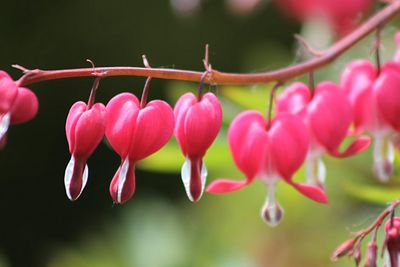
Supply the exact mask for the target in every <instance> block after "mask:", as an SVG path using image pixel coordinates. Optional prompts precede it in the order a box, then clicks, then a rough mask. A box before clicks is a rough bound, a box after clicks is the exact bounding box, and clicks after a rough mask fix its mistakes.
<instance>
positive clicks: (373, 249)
mask: <svg viewBox="0 0 400 267" xmlns="http://www.w3.org/2000/svg"><path fill="white" fill-rule="evenodd" d="M377 253H378V246H377V245H376V242H375V241H371V242H370V243H369V244H368V246H367V253H366V255H365V262H364V267H376V256H377Z"/></svg>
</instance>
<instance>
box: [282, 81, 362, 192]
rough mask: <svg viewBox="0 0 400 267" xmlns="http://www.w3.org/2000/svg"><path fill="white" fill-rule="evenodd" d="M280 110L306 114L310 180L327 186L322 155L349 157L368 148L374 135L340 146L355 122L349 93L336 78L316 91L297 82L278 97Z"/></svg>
mask: <svg viewBox="0 0 400 267" xmlns="http://www.w3.org/2000/svg"><path fill="white" fill-rule="evenodd" d="M277 110H278V112H279V113H285V112H289V113H292V114H295V115H297V116H299V117H301V118H302V120H303V122H304V123H305V125H306V126H307V129H308V133H309V136H310V146H309V148H308V153H307V159H306V172H307V180H308V183H309V184H313V185H319V186H321V187H322V186H323V184H324V181H325V176H326V169H325V165H324V163H323V161H322V155H323V154H325V153H328V154H330V155H331V156H334V157H339V158H343V157H348V156H351V155H354V154H357V153H359V152H361V151H363V150H365V149H366V148H367V147H368V145H369V143H370V139H369V138H368V137H365V136H362V137H359V138H358V139H356V140H355V141H354V142H353V143H351V144H350V145H349V146H348V147H347V149H345V150H344V151H343V152H341V151H339V146H340V144H341V143H342V142H343V140H344V139H345V138H346V136H347V133H348V130H349V127H350V125H351V122H352V110H351V105H350V103H349V101H348V99H347V97H346V95H345V94H344V93H343V92H342V91H341V90H340V88H339V87H338V86H337V85H335V84H334V83H332V82H322V83H320V84H319V85H318V86H317V87H316V89H315V92H314V94H312V92H311V90H310V89H309V88H308V86H307V85H305V84H303V83H299V82H296V83H294V84H292V85H291V86H289V87H288V88H286V90H285V91H284V92H283V93H282V94H281V95H280V96H279V97H278V100H277Z"/></svg>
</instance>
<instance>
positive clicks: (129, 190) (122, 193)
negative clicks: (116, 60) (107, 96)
mask: <svg viewBox="0 0 400 267" xmlns="http://www.w3.org/2000/svg"><path fill="white" fill-rule="evenodd" d="M106 109H107V127H106V137H107V140H108V142H109V143H110V145H111V146H112V147H113V149H114V150H115V151H116V152H117V153H118V155H119V156H120V157H121V165H120V167H119V168H118V170H117V172H116V174H115V175H114V178H113V179H112V181H111V184H110V194H111V197H112V199H113V200H114V202H115V203H118V204H123V203H125V202H126V201H128V200H129V199H130V198H131V197H132V196H133V194H134V192H135V164H136V162H137V161H139V160H142V159H144V158H146V157H148V156H150V155H151V154H153V153H155V152H157V151H158V150H159V149H161V148H162V147H163V146H164V145H165V144H166V143H167V142H168V140H169V139H170V138H171V136H172V134H173V131H174V113H173V111H172V108H171V107H170V106H169V105H168V104H167V103H166V102H164V101H161V100H153V101H151V102H149V103H148V104H147V105H145V106H144V107H143V108H140V104H139V100H138V99H137V98H136V96H135V95H133V94H131V93H121V94H119V95H116V96H115V97H113V98H112V99H111V100H110V102H108V104H107V106H106Z"/></svg>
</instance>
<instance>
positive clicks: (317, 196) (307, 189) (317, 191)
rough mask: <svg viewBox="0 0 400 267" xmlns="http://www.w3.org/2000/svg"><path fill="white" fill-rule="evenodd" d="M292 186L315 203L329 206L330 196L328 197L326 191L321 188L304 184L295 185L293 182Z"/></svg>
mask: <svg viewBox="0 0 400 267" xmlns="http://www.w3.org/2000/svg"><path fill="white" fill-rule="evenodd" d="M291 185H292V186H293V187H294V188H295V189H296V190H297V191H299V192H300V193H301V194H303V195H304V196H306V197H308V198H309V199H311V200H314V201H315V202H318V203H322V204H328V202H329V201H328V196H327V195H326V193H325V191H324V190H322V189H321V188H320V187H319V186H314V185H308V184H302V183H294V182H292V183H291Z"/></svg>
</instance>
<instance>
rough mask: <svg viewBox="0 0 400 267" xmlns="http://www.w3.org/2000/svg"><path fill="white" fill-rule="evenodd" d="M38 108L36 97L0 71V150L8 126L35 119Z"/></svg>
mask: <svg viewBox="0 0 400 267" xmlns="http://www.w3.org/2000/svg"><path fill="white" fill-rule="evenodd" d="M38 108H39V102H38V99H37V97H36V95H35V94H34V93H33V92H32V91H30V90H29V89H27V88H23V87H18V84H17V83H16V82H14V80H13V79H12V78H11V77H10V76H9V75H8V74H7V73H6V72H4V71H0V148H1V147H2V146H4V144H5V138H6V134H7V130H8V128H9V126H10V124H19V123H24V122H27V121H29V120H31V119H32V118H33V117H35V115H36V113H37V111H38Z"/></svg>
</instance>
